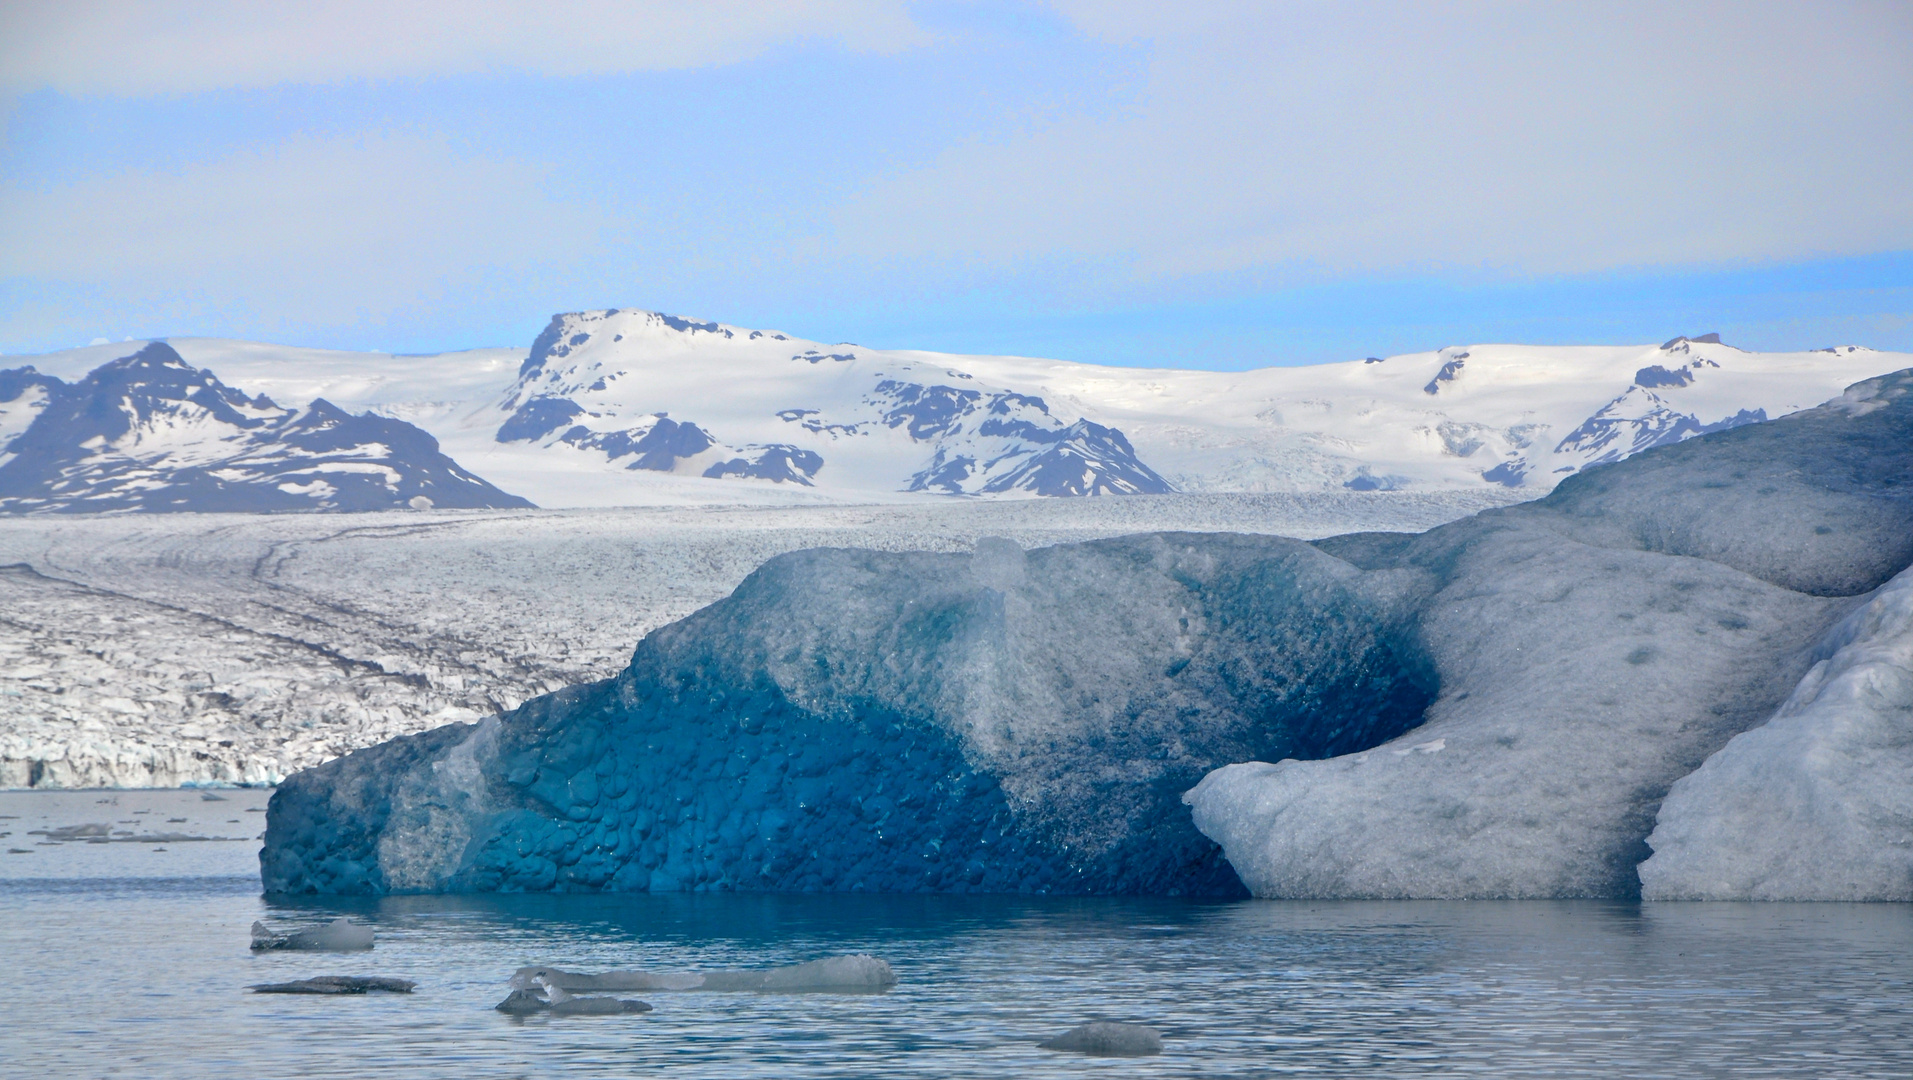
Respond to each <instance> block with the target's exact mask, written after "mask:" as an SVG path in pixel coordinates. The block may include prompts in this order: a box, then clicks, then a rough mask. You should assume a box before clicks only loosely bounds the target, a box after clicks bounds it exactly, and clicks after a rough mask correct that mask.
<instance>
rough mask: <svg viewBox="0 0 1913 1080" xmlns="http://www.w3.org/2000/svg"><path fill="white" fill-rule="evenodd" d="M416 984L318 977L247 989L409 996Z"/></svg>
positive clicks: (364, 977)
mask: <svg viewBox="0 0 1913 1080" xmlns="http://www.w3.org/2000/svg"><path fill="white" fill-rule="evenodd" d="M417 986H418V984H417V983H415V982H413V981H412V980H410V979H388V978H386V977H385V976H383V975H320V976H318V977H317V978H312V979H295V980H293V981H292V982H282V983H255V984H253V985H251V986H248V987H246V989H248V990H250V991H252V992H253V993H255V994H365V993H370V992H371V991H374V990H377V991H378V992H380V993H382V994H409V993H411V992H412V990H413V988H415V987H417Z"/></svg>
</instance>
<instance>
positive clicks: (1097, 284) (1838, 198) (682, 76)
mask: <svg viewBox="0 0 1913 1080" xmlns="http://www.w3.org/2000/svg"><path fill="white" fill-rule="evenodd" d="M155 12H158V14H155ZM0 115H3V116H4V129H3V130H0V351H4V352H7V353H15V354H18V353H25V352H36V351H43V350H48V349H55V348H62V347H66V346H70V345H76V344H84V343H86V342H88V341H90V340H93V339H96V338H102V337H104V338H109V339H113V340H117V339H119V338H123V337H132V338H143V337H150V336H162V335H187V334H202V335H216V336H233V337H247V338H257V339H265V340H274V341H283V342H288V343H294V344H306V345H320V346H332V347H341V348H368V347H370V348H382V349H387V350H392V351H405V352H421V351H430V350H436V349H450V348H461V347H469V346H477V345H492V344H524V343H526V342H528V341H529V340H530V339H531V337H532V336H533V335H534V334H535V333H536V332H537V330H538V329H539V327H541V326H542V325H543V324H544V322H545V321H546V320H547V319H548V318H549V316H550V315H551V314H552V313H553V312H555V311H560V310H576V309H580V308H590V307H606V306H619V307H647V308H656V309H660V310H666V311H672V312H678V313H683V314H689V315H694V316H698V317H702V318H714V319H720V320H723V321H726V322H732V323H738V324H742V325H747V326H763V327H775V328H778V329H782V330H785V331H788V332H791V333H795V334H799V335H802V336H805V337H812V338H819V339H823V340H826V341H838V340H847V341H856V342H859V343H862V344H865V345H870V346H882V347H915V348H931V349H946V350H952V351H960V352H1014V353H1024V354H1031V355H1046V356H1060V357H1066V358H1070V359H1078V360H1087V361H1096V362H1106V363H1120V364H1148V365H1163V366H1178V367H1209V368H1241V367H1252V366H1259V365H1264V364H1286V363H1310V362H1319V361H1325V360H1339V359H1347V358H1350V357H1356V356H1364V355H1385V354H1388V353H1392V352H1402V351H1408V350H1414V349H1427V348H1435V347H1439V346H1442V345H1447V344H1456V343H1473V342H1483V341H1524V342H1533V343H1570V342H1590V343H1591V342H1611V341H1643V342H1645V341H1659V340H1661V339H1664V338H1667V337H1671V336H1673V335H1674V334H1678V333H1689V334H1693V333H1701V332H1705V331H1710V330H1717V331H1720V332H1721V333H1722V334H1723V335H1724V337H1725V338H1726V340H1728V341H1729V342H1733V343H1736V344H1741V345H1744V346H1746V347H1751V348H1766V349H1783V348H1814V347H1820V346H1824V345H1831V344H1836V343H1838V344H1845V343H1857V344H1866V345H1871V346H1874V347H1877V348H1891V349H1901V350H1913V199H1910V198H1908V196H1907V191H1908V190H1909V186H1908V184H1907V181H1906V179H1905V178H1906V177H1907V176H1909V175H1913V6H1909V5H1905V4H1903V3H1895V2H1882V3H1833V2H1830V3H1826V4H1819V5H1798V4H1763V3H1758V2H1749V3H1740V4H1733V5H1714V4H1688V5H1667V4H1638V5H1633V4H1626V3H1610V4H1602V5H1589V6H1579V5H1575V4H1570V3H1558V4H1547V5H1540V4H1523V3H1478V4H1465V5H1443V6H1440V7H1429V6H1419V5H1381V4H1377V5H1363V4H1320V3H1308V2H1298V3H1290V4H1267V3H1263V4H1231V3H1213V4H1204V3H1190V4H1184V5H1175V6H1174V7H1173V10H1171V6H1168V5H1158V4H1142V3H1135V4H1130V3H1122V2H1112V3H1102V4H1088V3H1074V2H1063V3H1057V4H1000V3H985V4H944V3H931V4H912V3H896V2H888V0H787V2H785V3H779V4H770V3H760V2H756V0H707V2H704V3H697V4H692V3H679V2H675V0H672V2H664V3H651V4H644V3H638V4H600V3H592V2H580V3H574V4H569V5H540V6H537V7H532V6H527V5H514V4H502V3H488V2H484V0H471V2H468V3H465V4H456V5H453V4H431V3H414V4H402V3H384V4H374V3H369V2H360V0H338V2H334V3H330V4H305V3H295V2H288V3H283V4H275V5H271V6H269V8H265V7H263V6H260V5H236V4H230V5H229V4H220V3H211V2H208V3H202V4H197V5H190V6H178V7H168V6H166V5H160V6H158V7H155V6H153V5H135V4H128V3H122V2H118V0H67V2H65V3H60V4H52V3H42V2H40V0H23V2H21V3H16V4H13V5H9V6H8V7H7V8H6V9H5V11H4V12H3V13H0Z"/></svg>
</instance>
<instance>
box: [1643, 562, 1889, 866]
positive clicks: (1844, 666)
mask: <svg viewBox="0 0 1913 1080" xmlns="http://www.w3.org/2000/svg"><path fill="white" fill-rule="evenodd" d="M1816 655H1819V656H1821V657H1822V658H1821V659H1819V660H1818V662H1817V663H1815V664H1814V666H1813V668H1812V670H1810V671H1809V672H1808V673H1807V676H1806V678H1804V679H1802V680H1801V681H1800V685H1799V686H1798V687H1797V688H1796V689H1795V690H1794V692H1793V696H1792V697H1791V698H1789V699H1788V700H1787V703H1786V704H1785V705H1783V706H1781V708H1780V710H1779V712H1778V713H1776V714H1775V715H1774V718H1773V719H1772V720H1770V721H1768V722H1767V723H1766V724H1765V725H1763V726H1761V727H1758V728H1755V729H1754V730H1752V731H1748V732H1745V733H1743V734H1741V735H1737V736H1735V737H1734V739H1733V741H1731V742H1729V743H1728V744H1727V746H1726V748H1725V749H1723V750H1721V751H1720V752H1719V753H1717V754H1715V755H1714V756H1713V757H1711V758H1708V759H1707V762H1706V764H1704V765H1702V766H1701V767H1700V768H1699V769H1698V770H1696V771H1695V772H1694V773H1693V774H1691V775H1689V776H1686V777H1683V778H1681V780H1680V781H1679V782H1677V783H1676V784H1675V785H1674V789H1673V790H1672V791H1671V792H1669V793H1668V796H1667V800H1666V801H1665V802H1664V803H1662V804H1661V810H1660V817H1659V820H1658V823H1657V825H1656V827H1655V829H1654V832H1653V834H1652V835H1650V836H1649V837H1648V838H1647V842H1648V844H1649V845H1651V846H1652V847H1653V848H1654V855H1653V857H1652V858H1650V859H1648V860H1647V861H1646V862H1645V863H1642V864H1641V883H1642V886H1643V892H1644V894H1645V895H1646V896H1647V897H1648V898H1649V899H1656V900H1913V570H1908V571H1904V572H1902V573H1901V574H1900V575H1899V576H1898V577H1896V578H1894V579H1893V580H1892V581H1891V582H1889V583H1888V584H1887V585H1886V587H1884V588H1882V589H1881V590H1880V591H1879V592H1878V593H1877V594H1876V595H1875V596H1874V598H1873V599H1872V601H1870V602H1869V603H1868V604H1867V605H1866V606H1865V607H1863V608H1861V609H1860V610H1858V611H1856V612H1854V613H1853V614H1852V615H1850V616H1848V617H1847V618H1846V619H1845V620H1844V621H1842V622H1841V623H1840V624H1839V625H1837V626H1836V627H1834V629H1833V630H1832V631H1831V632H1829V633H1828V634H1827V636H1826V640H1825V641H1824V642H1823V643H1822V645H1821V647H1820V649H1819V650H1817V653H1816Z"/></svg>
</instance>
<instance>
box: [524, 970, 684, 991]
mask: <svg viewBox="0 0 1913 1080" xmlns="http://www.w3.org/2000/svg"><path fill="white" fill-rule="evenodd" d="M545 984H549V985H552V986H557V987H561V988H563V989H565V990H696V989H699V988H700V987H702V986H703V985H704V976H703V975H700V974H698V973H697V972H695V971H605V972H600V973H598V974H596V975H593V974H588V973H586V972H582V971H565V970H563V969H562V968H555V967H546V966H543V965H537V964H534V965H531V966H528V967H521V968H519V969H518V970H517V972H515V973H514V974H513V975H512V977H511V986H512V989H514V990H530V989H532V988H533V987H536V986H540V985H545Z"/></svg>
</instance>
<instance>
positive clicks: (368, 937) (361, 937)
mask: <svg viewBox="0 0 1913 1080" xmlns="http://www.w3.org/2000/svg"><path fill="white" fill-rule="evenodd" d="M252 947H253V950H254V951H264V950H267V949H306V950H312V951H316V952H354V951H357V950H360V949H369V948H371V947H372V928H371V927H369V926H360V925H359V924H357V923H355V922H353V921H352V920H351V919H347V918H344V917H340V918H337V919H334V920H332V921H331V922H329V923H327V924H325V925H324V926H308V927H305V928H303V929H300V930H294V931H293V932H292V933H290V934H275V933H273V932H272V931H271V930H268V929H266V924H265V923H262V922H255V923H253V924H252Z"/></svg>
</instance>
